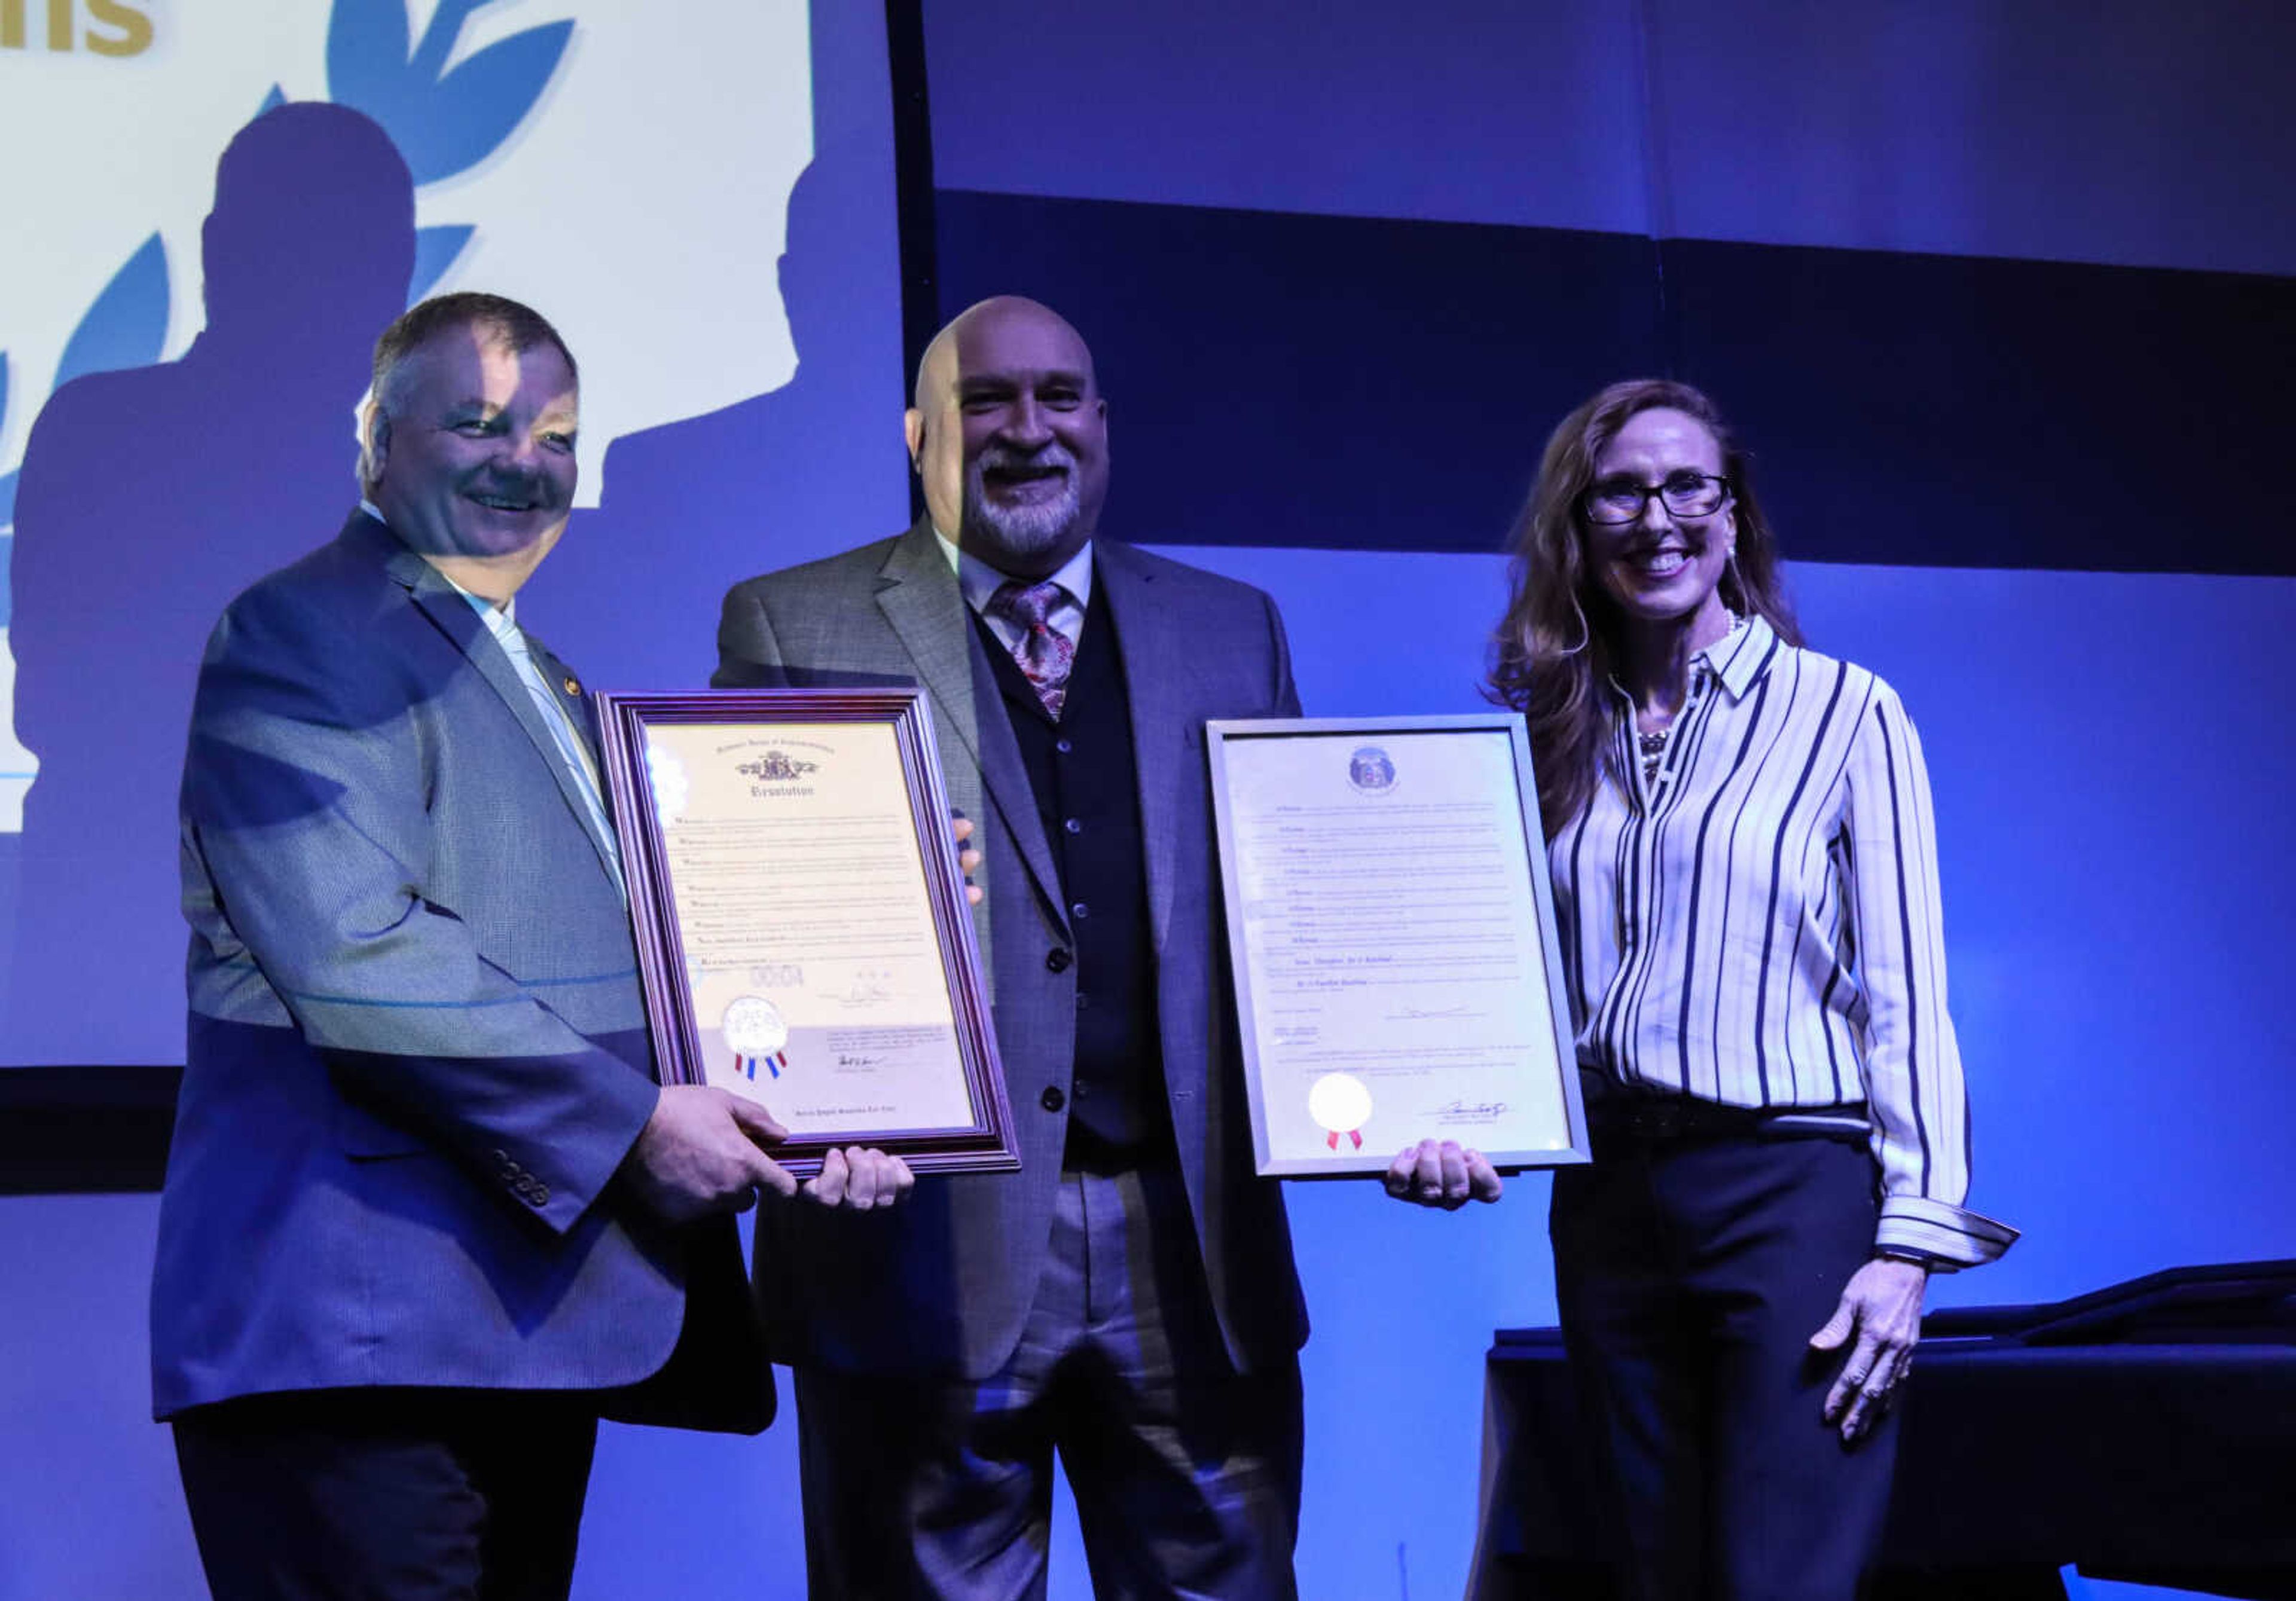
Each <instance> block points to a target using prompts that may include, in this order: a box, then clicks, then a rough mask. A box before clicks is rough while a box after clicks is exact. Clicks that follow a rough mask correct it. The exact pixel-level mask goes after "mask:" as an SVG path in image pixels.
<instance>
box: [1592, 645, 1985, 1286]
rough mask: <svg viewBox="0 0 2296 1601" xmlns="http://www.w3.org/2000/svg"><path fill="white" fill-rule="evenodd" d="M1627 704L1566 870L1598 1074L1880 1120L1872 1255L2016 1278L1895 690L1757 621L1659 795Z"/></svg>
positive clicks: (1686, 720)
mask: <svg viewBox="0 0 2296 1601" xmlns="http://www.w3.org/2000/svg"><path fill="white" fill-rule="evenodd" d="M1613 689H1614V692H1615V693H1616V694H1618V695H1619V696H1620V705H1619V708H1618V712H1619V715H1618V717H1617V718H1616V719H1615V722H1616V735H1615V738H1614V740H1613V743H1612V746H1611V751H1610V752H1609V755H1608V757H1607V759H1606V760H1605V762H1604V764H1603V773H1602V775H1601V778H1600V781H1599V783H1598V784H1597V785H1596V788H1595V794H1594V797H1593V799H1592V800H1591V801H1589V802H1588V804H1587V809H1585V810H1584V811H1583V812H1581V813H1580V814H1579V816H1578V817H1575V818H1573V819H1572V820H1571V821H1570V823H1568V824H1566V825H1564V826H1563V827H1562V830H1561V831H1560V832H1559V833H1558V834H1557V837H1556V838H1555V840H1554V843H1553V844H1552V845H1551V846H1550V847H1549V849H1548V859H1549V863H1550V866H1551V867H1552V870H1553V879H1554V899H1555V910H1556V915H1557V918H1558V920H1559V923H1560V925H1561V934H1562V958H1563V973H1564V979H1565V983H1566V985H1567V987H1568V988H1569V989H1570V1006H1571V1017H1572V1021H1573V1022H1574V1023H1575V1024H1576V1026H1577V1030H1578V1047H1579V1062H1580V1063H1581V1065H1582V1066H1585V1067H1587V1068H1588V1069H1589V1070H1591V1071H1595V1072H1597V1073H1599V1074H1602V1075H1603V1076H1605V1077H1608V1078H1610V1079H1611V1080H1615V1081H1617V1082H1619V1083H1620V1084H1622V1085H1625V1086H1628V1087H1632V1088H1637V1089H1642V1090H1646V1091H1648V1090H1655V1091H1661V1092H1670V1093H1674V1094H1679V1095H1688V1096H1696V1097H1698V1098H1700V1099H1702V1100H1708V1101H1715V1102H1719V1103H1722V1104H1727V1105H1732V1106H1743V1107H1753V1108H1761V1109H1767V1110H1774V1111H1775V1110H1777V1109H1780V1108H1792V1107H1809V1108H1825V1107H1833V1108H1841V1107H1845V1106H1853V1105H1855V1104H1857V1103H1859V1102H1863V1103H1864V1104H1865V1106H1866V1109H1867V1110H1866V1114H1865V1119H1864V1121H1866V1123H1867V1124H1868V1126H1869V1127H1870V1129H1871V1141H1872V1145H1873V1150H1874V1157H1875V1159H1876V1161H1877V1162H1879V1163H1880V1165H1881V1171H1882V1218H1881V1225H1880V1228H1879V1231H1878V1233H1877V1235H1876V1237H1875V1246H1876V1248H1877V1249H1890V1250H1898V1251H1902V1252H1911V1253H1914V1254H1916V1255H1921V1256H1925V1257H1928V1258H1930V1259H1931V1260H1935V1261H1937V1262H1939V1264H1941V1265H1949V1266H1969V1265H1974V1264H1975V1263H1978V1262H1982V1261H1989V1260H1992V1259H1993V1258H1995V1257H1997V1256H1998V1255H1999V1254H2000V1253H2001V1252H2003V1251H2005V1250H2006V1249H2007V1248H2008V1246H2009V1244H2011V1242H2012V1241H2013V1240H2014V1239H2015V1238H2016V1237H2017V1231H2016V1230H2014V1229H2013V1228H2010V1227H2006V1226H2005V1225H2004V1224H2000V1223H1997V1222H1995V1221H1993V1220H1992V1219H1989V1218H1986V1217H1983V1216H1981V1215H1980V1214H1979V1213H1976V1212H1973V1211H1968V1210H1966V1209H1965V1208H1964V1206H1963V1205H1962V1201H1963V1199H1964V1196H1965V1195H1967V1193H1968V1189H1969V1170H1970V1156H1969V1111H1968V1103H1967V1098H1966V1096H1965V1093H1964V1086H1963V1081H1962V1067H1961V1055H1960V1051H1959V1049H1958V1047H1957V1046H1956V1041H1955V1038H1954V1028H1953V1020H1952V1018H1951V1017H1950V1016H1948V1014H1947V1011H1946V987H1945V949H1944V937H1943V921H1942V918H1941V916H1940V915H1939V907H1938V872H1937V849H1936V836H1935V829H1934V825H1933V823H1932V819H1931V813H1930V791H1929V779H1928V776H1927V773H1926V771H1925V769H1924V768H1923V764H1922V750H1921V743H1920V741H1919V740H1918V739H1917V738H1916V737H1915V734H1914V728H1913V725H1912V723H1911V722H1909V721H1908V720H1907V717H1906V712H1905V708H1904V707H1903V706H1902V705H1901V704H1900V703H1899V702H1898V696H1897V694H1896V692H1895V691H1893V690H1892V689H1891V688H1890V686H1888V685H1887V684H1885V683H1883V682H1882V680H1881V679H1880V678H1878V677H1875V676H1874V674H1872V673H1870V672H1867V671H1866V669H1863V668H1859V667H1855V666H1852V665H1850V664H1849V663H1848V662H1845V661H1834V660H1833V659H1832V658H1831V657H1827V656H1822V655H1819V654H1818V653H1816V652H1814V651H1807V650H1800V649H1797V648H1795V647H1793V646H1791V645H1786V644H1785V643H1784V641H1782V640H1780V639H1779V638H1778V636H1777V635H1776V633H1775V631H1774V630H1773V629H1772V628H1770V626H1769V625H1768V624H1767V622H1764V621H1763V620H1761V619H1759V617H1757V618H1751V619H1749V620H1747V622H1746V624H1745V625H1744V626H1743V628H1738V629H1736V630H1734V632H1733V633H1731V634H1730V635H1729V636H1726V637H1725V638H1723V639H1721V640H1718V641H1717V642H1716V643H1715V644H1714V645H1710V646H1709V647H1707V649H1706V650H1704V651H1702V652H1701V653H1698V654H1697V655H1696V656H1695V657H1694V658H1693V662H1692V672H1691V683H1690V691H1689V695H1688V698H1687V699H1686V700H1685V702H1683V706H1682V710H1681V711H1680V713H1679V714H1678V715H1677V718H1676V720H1675V723H1674V726H1673V731H1672V734H1671V736H1670V737H1669V739H1668V741H1667V747H1666V755H1665V758H1664V759H1663V760H1662V761H1661V764H1660V766H1659V769H1658V773H1657V776H1656V777H1654V778H1652V779H1651V780H1648V781H1645V780H1644V777H1643V767H1642V761H1641V759H1640V757H1639V754H1638V751H1637V750H1636V738H1635V723H1634V715H1633V703H1632V702H1631V700H1629V699H1628V697H1627V696H1626V694H1625V692H1624V691H1623V690H1618V689H1616V686H1613ZM1823 1115H1824V1114H1823V1113H1820V1114H1819V1116H1820V1118H1822V1117H1823Z"/></svg>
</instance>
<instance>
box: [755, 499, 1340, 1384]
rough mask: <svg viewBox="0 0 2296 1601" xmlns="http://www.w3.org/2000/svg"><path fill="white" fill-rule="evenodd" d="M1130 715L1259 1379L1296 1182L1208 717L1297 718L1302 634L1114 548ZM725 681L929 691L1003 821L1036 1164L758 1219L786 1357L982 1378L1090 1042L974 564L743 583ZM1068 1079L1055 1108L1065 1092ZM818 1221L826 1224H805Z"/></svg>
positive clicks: (1209, 1235)
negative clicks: (1258, 1091) (1251, 1001)
mask: <svg viewBox="0 0 2296 1601" xmlns="http://www.w3.org/2000/svg"><path fill="white" fill-rule="evenodd" d="M1093 581H1094V583H1095V585H1098V586H1100V587H1101V588H1102V590H1103V593H1104V594H1105V595H1106V596H1107V601H1108V607H1109V612H1110V614H1111V617H1112V618H1113V620H1114V622H1115V632H1116V636H1117V644H1118V645H1119V649H1120V650H1121V652H1122V658H1123V663H1124V674H1125V679H1126V682H1127V685H1128V695H1129V699H1130V703H1131V712H1132V727H1133V739H1134V744H1135V750H1134V752H1133V754H1134V758H1135V760H1136V766H1137V768H1138V770H1139V776H1140V820H1141V830H1142V834H1143V837H1144V848H1145V850H1146V854H1147V862H1146V869H1147V871H1146V878H1147V884H1148V899H1149V911H1150V923H1151V930H1152V936H1153V939H1154V942H1155V952H1156V969H1157V984H1156V1004H1157V1013H1158V1022H1159V1024H1160V1030H1161V1035H1162V1046H1163V1063H1164V1081H1165V1085H1166V1088H1167V1092H1168V1095H1169V1104H1170V1109H1171V1119H1172V1128H1173V1130H1174V1133H1175V1134H1176V1135H1177V1140H1178V1146H1179V1156H1180V1166H1181V1170H1182V1172H1183V1174H1184V1175H1185V1179H1186V1183H1187V1192H1188V1199H1189V1202H1190V1204H1191V1205H1192V1207H1193V1211H1194V1216H1195V1225H1196V1236H1197V1238H1198V1240H1199V1241H1200V1242H1201V1246H1202V1251H1203V1260H1204V1266H1205V1268H1206V1269H1207V1271H1208V1274H1209V1276H1210V1286H1211V1296H1212V1301H1213V1305H1214V1307H1215V1308H1216V1309H1217V1310H1218V1315H1219V1320H1220V1326H1221V1330H1222V1332H1223V1334H1225V1336H1226V1342H1227V1347H1228V1351H1229V1354H1230V1356H1231V1357H1232V1358H1233V1359H1234V1361H1235V1363H1236V1365H1237V1366H1238V1367H1243V1368H1251V1367H1258V1366H1261V1365H1264V1364H1268V1363H1275V1362H1280V1361H1283V1360H1286V1359H1289V1358H1290V1357H1291V1355H1292V1353H1293V1352H1294V1351H1297V1350H1298V1349H1299V1347H1300V1342H1302V1341H1303V1340H1305V1339H1306V1338H1307V1333H1308V1323H1307V1313H1306V1309H1305V1307H1304V1305H1303V1304H1302V1301H1301V1299H1300V1286H1299V1279H1298V1277H1297V1275H1296V1273H1295V1272H1294V1271H1293V1268H1292V1241H1291V1234H1290V1230H1289V1228H1288V1226H1287V1224H1286V1222H1285V1219H1284V1214H1283V1195H1282V1191H1281V1189H1280V1186H1278V1185H1277V1183H1276V1182H1275V1180H1273V1179H1264V1178H1259V1177H1257V1176H1256V1175H1255V1174H1254V1173H1253V1171H1252V1154H1251V1123H1250V1120H1249V1117H1248V1114H1247V1112H1246V1111H1245V1106H1244V1099H1243V1093H1242V1073H1241V1069H1240V1067H1239V1065H1238V1056H1237V1053H1236V1049H1235V1027H1236V1024H1235V1013H1234V1002H1233V999H1232V998H1231V993H1230V986H1229V982H1228V979H1227V964H1226V945H1225V941H1224V937H1223V934H1222V928H1221V921H1222V919H1221V911H1220V897H1219V893H1218V873H1217V872H1216V870H1215V863H1214V859H1213V842H1212V826H1211V799H1210V788H1209V784H1208V779H1207V772H1206V767H1205V756H1204V736H1203V726H1204V723H1205V721H1206V719H1208V718H1230V717H1275V716H1293V715H1297V713H1298V710H1299V700H1298V695H1297V694H1296V693H1295V691H1294V690H1293V687H1292V664H1291V657H1290V653H1289V651H1288V649H1287V647H1286V645H1285V644H1284V638H1283V620H1282V619H1281V618H1280V617H1279V616H1278V615H1277V614H1276V611H1275V603H1274V602H1273V601H1271V600H1270V599H1269V598H1268V597H1267V595H1263V594H1262V593H1260V592H1259V590H1257V589H1254V588H1251V587H1249V586H1247V585H1243V584H1239V583H1235V582H1234V581H1232V580H1230V579H1223V578H1218V577H1215V576H1213V575H1212V574H1210V573H1207V572H1203V571H1198V570H1197V569H1194V568H1191V567H1184V566H1182V565H1180V564H1179V563H1177V562H1169V561H1166V560H1164V559H1162V558H1160V557H1158V556H1152V555H1150V554H1146V553H1145V552H1143V551H1138V550H1134V549H1131V548H1129V547H1128V546H1122V545H1119V544H1115V543H1113V542H1111V541H1108V540H1102V541H1099V542H1098V543H1097V544H1096V545H1095V552H1094V578H1093ZM717 646H718V670H717V677H716V679H715V682H716V683H717V684H718V685H720V686H742V685H783V684H787V685H799V686H802V685H819V684H826V685H840V684H841V685H852V684H886V683H898V684H910V683H915V684H921V685H922V686H924V687H925V688H926V689H927V690H928V691H930V692H931V704H932V714H933V720H934V724H935V727H936V730H937V732H938V734H939V744H940V754H941V761H942V766H943V769H944V775H945V777H946V779H947V784H948V792H949V801H950V803H951V804H952V805H954V806H955V807H956V808H957V809H959V810H960V811H962V812H964V814H965V815H966V816H967V817H972V818H973V819H974V820H975V822H976V825H977V826H978V827H979V828H980V831H981V832H980V850H981V854H982V858H983V866H982V868H981V872H980V875H979V879H980V882H981V883H983V885H984V887H985V889H986V891H987V895H986V898H985V899H984V901H983V904H982V906H981V907H980V908H979V909H978V910H977V911H976V914H975V917H976V925H977V927H978V930H979V932H980V940H981V947H982V949H983V951H984V952H985V953H986V957H987V960H988V965H989V969H990V975H991V976H990V992H991V998H992V1005H993V1007H994V1012H995V1018H996V1040H997V1047H998V1050H999V1052H1000V1054H1001V1055H1002V1056H1003V1059H1004V1064H1005V1081H1006V1084H1007V1087H1008V1088H1009V1089H1010V1090H1011V1094H1012V1103H1013V1119H1014V1121H1015V1122H1016V1123H1017V1124H1018V1126H1019V1139H1020V1145H1021V1170H1020V1171H1019V1172H1017V1173H1008V1174H968V1175H964V1176H960V1177H951V1178H923V1179H921V1180H919V1182H918V1185H917V1191H916V1195H915V1197H914V1201H913V1203H912V1204H910V1205H909V1206H907V1207H906V1208H904V1209H901V1210H899V1211H895V1212H892V1213H885V1212H865V1213H858V1214H853V1213H829V1212H823V1213H820V1214H819V1215H808V1216H799V1215H798V1214H799V1209H797V1208H785V1209H780V1211H781V1212H783V1213H784V1214H786V1215H777V1216H775V1217H772V1218H767V1219H760V1220H759V1228H758V1250H757V1257H756V1268H755V1279H756V1283H757V1288H758V1296H759V1300H760V1302H761V1304H762V1305H763V1307H764V1310H765V1312H766V1320H767V1332H768V1338H769V1340H770V1341H771V1342H773V1344H774V1345H775V1354H776V1355H777V1356H778V1357H779V1358H781V1359H783V1360H788V1361H799V1362H816V1363H820V1364H823V1365H825V1366H828V1367H836V1368H840V1369H846V1370H850V1371H876V1372H904V1373H914V1374H931V1375H942V1376H951V1377H957V1376H961V1377H964V1378H969V1379H979V1378H982V1377H985V1376H987V1375H988V1374H990V1373H992V1372H994V1371H995V1370H996V1368H997V1367H999V1366H1000V1365H1001V1364H1002V1363H1003V1362H1004V1360H1005V1358H1006V1356H1007V1355H1008V1354H1009V1353H1010V1352H1011V1351H1012V1350H1013V1345H1014V1343H1015V1342H1017V1341H1018V1339H1019V1338H1020V1334H1021V1324H1022V1321H1023V1320H1024V1319H1025V1318H1026V1317H1027V1315H1028V1310H1029V1302H1030V1300H1031V1298H1032V1296H1033V1294H1034V1293H1035V1290H1036V1285H1037V1277H1038V1275H1039V1272H1040V1270H1041V1268H1042V1267H1043V1264H1044V1256H1045V1248H1046V1242H1047V1241H1048V1240H1049V1238H1050V1236H1051V1232H1052V1215H1053V1199H1054V1192H1055V1190H1056V1188H1057V1186H1058V1184H1059V1180H1060V1172H1061V1156H1062V1148H1063V1145H1064V1144H1065V1142H1066V1139H1067V1134H1068V1115H1067V1111H1066V1100H1067V1097H1068V1093H1069V1089H1070V1074H1071V1072H1072V1071H1073V1066H1074V1059H1075V1047H1076V991H1077V977H1076V969H1075V967H1074V966H1073V965H1070V963H1068V962H1067V961H1065V960H1059V961H1055V962H1051V963H1048V962H1047V960H1046V958H1047V956H1050V955H1051V953H1053V952H1054V951H1055V950H1066V949H1067V948H1070V943H1071V940H1070V931H1069V928H1068V924H1067V917H1066V913H1065V911H1064V909H1063V907H1062V903H1061V897H1060V891H1059V880H1058V878H1057V876H1056V875H1055V873H1054V865H1053V864H1054V858H1053V852H1052V848H1051V844H1050V842H1048V841H1047V840H1046V838H1045V833H1044V827H1043V824H1042V822H1041V821H1040V819H1039V817H1038V813H1037V806H1036V802H1035V800H1034V799H1033V796H1032V793H1031V791H1030V789H1029V777H1028V773H1027V771H1026V769H1025V768H1024V767H1023V765H1022V762H1021V751H1020V746H1019V744H1018V743H1017V742H1016V741H1015V739H1014V737H1013V728H1012V725H1011V723H1010V722H1009V721H1008V720H1007V719H1006V716H1005V705H1004V701H1003V697H1002V695H1001V694H1000V693H999V691H998V688H997V685H996V677H995V675H994V674H993V672H992V671H991V670H990V665H989V661H988V656H987V654H986V653H985V651H984V649H983V647H982V645H981V642H980V636H979V633H978V631H977V629H976V628H975V626H974V624H973V622H972V617H971V614H970V612H969V611H968V610H967V608H966V606H965V603H964V596H963V595H962V594H961V593H960V591H959V589H958V587H957V582H956V577H955V573H954V572H953V571H951V569H950V565H949V562H948V559H947V554H945V553H944V551H943V550H942V549H941V548H940V546H939V539H938V538H937V536H936V535H935V534H934V533H933V531H932V529H931V525H930V524H929V523H927V522H924V521H920V522H919V523H918V524H917V525H916V526H915V527H914V528H912V529H911V530H909V531H908V532H907V533H906V534H903V535H901V536H899V537H898V538H892V539H887V540H884V541H881V542H880V543H878V544H875V545H872V546H865V547H864V548H862V549H859V550H856V551H850V552H848V553H847V554H843V555H840V556H834V557H832V558H830V559H829V560H827V561H823V562H813V563H811V564H809V565H807V566H802V567H796V568H791V569H790V570H789V571H784V572H778V573H772V574H768V575H767V576H766V577H764V578H758V579H750V581H748V582H747V583H743V584H740V585H737V586H735V587H734V589H733V590H732V591H731V592H730V593H729V594H728V595H726V607H725V615H724V620H723V622H722V624H721V627H720V628H719V631H718V637H717ZM1053 1088H1057V1089H1058V1090H1060V1091H1061V1095H1060V1096H1058V1097H1054V1099H1055V1100H1056V1101H1057V1102H1058V1103H1059V1104H1058V1105H1057V1106H1056V1107H1055V1108H1054V1109H1051V1110H1048V1109H1047V1107H1046V1090H1048V1089H1053ZM808 1210H810V1209H808Z"/></svg>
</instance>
